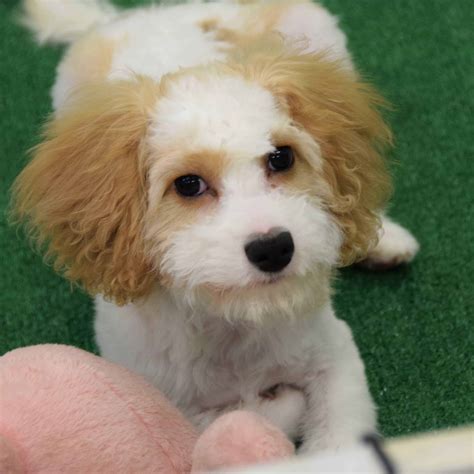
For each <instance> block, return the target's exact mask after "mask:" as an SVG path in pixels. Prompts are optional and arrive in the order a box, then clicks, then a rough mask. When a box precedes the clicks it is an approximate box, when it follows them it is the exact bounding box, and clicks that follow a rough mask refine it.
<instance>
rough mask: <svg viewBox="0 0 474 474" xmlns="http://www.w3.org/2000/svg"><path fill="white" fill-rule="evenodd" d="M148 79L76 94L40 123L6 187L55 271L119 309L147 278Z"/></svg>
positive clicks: (141, 290) (151, 95)
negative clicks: (26, 158)
mask: <svg viewBox="0 0 474 474" xmlns="http://www.w3.org/2000/svg"><path fill="white" fill-rule="evenodd" d="M156 97H157V86H156V85H155V84H154V83H153V82H152V81H151V80H148V79H144V78H136V80H133V81H120V82H109V83H105V82H104V83H100V84H90V85H87V86H85V87H83V88H81V89H80V90H79V91H78V92H77V93H76V95H75V96H74V97H72V98H71V100H70V102H68V105H66V107H65V108H64V109H61V111H60V114H58V115H57V117H56V118H54V117H53V118H52V119H51V120H50V122H49V123H48V124H47V127H46V130H45V137H44V141H43V142H42V143H41V144H40V145H38V146H37V147H36V148H35V149H34V151H33V155H34V156H33V160H32V161H31V163H30V164H29V165H28V166H27V167H26V168H25V169H24V170H23V172H22V173H21V174H20V175H19V176H18V178H17V180H16V182H15V183H14V186H13V210H14V212H15V214H16V216H17V218H18V219H19V220H21V221H23V222H25V224H26V226H27V229H28V230H29V235H30V236H31V238H32V239H33V240H34V241H35V242H37V243H38V244H39V245H40V246H41V247H45V248H46V257H47V258H48V259H50V260H52V261H53V262H54V268H55V269H56V270H58V271H61V272H64V274H65V276H66V277H67V278H68V279H70V280H71V281H73V282H78V283H80V284H81V285H82V286H83V287H84V288H85V289H86V290H87V291H89V292H90V293H91V294H96V293H101V294H103V295H104V296H105V297H107V298H110V299H112V300H114V301H115V302H117V303H118V304H124V303H126V302H128V301H130V300H133V299H135V298H137V297H140V296H142V295H144V294H146V293H147V291H148V290H149V287H150V285H151V284H152V283H153V280H154V277H153V273H152V272H151V268H150V265H149V263H148V261H147V258H146V256H145V251H144V244H143V235H142V228H143V219H144V213H145V210H146V193H145V179H146V169H145V167H146V163H145V157H146V156H145V155H146V152H145V147H144V136H145V133H146V128H147V120H148V119H147V117H148V110H149V107H150V106H151V105H153V103H154V101H155V100H156Z"/></svg>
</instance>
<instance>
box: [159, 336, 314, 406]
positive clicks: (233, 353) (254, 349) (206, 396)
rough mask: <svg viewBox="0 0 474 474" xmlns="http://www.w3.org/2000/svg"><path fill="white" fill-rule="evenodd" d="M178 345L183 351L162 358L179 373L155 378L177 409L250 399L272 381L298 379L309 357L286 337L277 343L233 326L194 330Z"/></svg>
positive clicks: (225, 403) (288, 382)
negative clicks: (184, 348) (227, 329)
mask: <svg viewBox="0 0 474 474" xmlns="http://www.w3.org/2000/svg"><path fill="white" fill-rule="evenodd" d="M300 344H301V341H300ZM181 347H186V350H185V352H182V351H180V352H179V353H177V352H176V353H174V354H173V355H172V354H171V353H170V352H169V351H168V354H167V355H166V356H165V358H164V361H166V362H168V363H170V364H171V365H172V366H174V370H171V371H170V370H167V371H166V373H167V374H171V373H175V374H178V373H179V374H180V376H179V378H178V377H175V378H173V377H165V378H166V380H162V381H160V385H161V383H163V385H165V387H163V389H164V390H165V391H166V393H167V394H168V396H170V397H171V398H172V399H173V400H175V403H177V404H178V406H180V407H181V408H185V407H186V406H190V405H192V406H200V407H201V408H203V409H207V408H218V407H222V406H225V405H228V404H233V403H237V402H239V401H242V400H246V399H251V398H255V397H257V396H258V395H259V393H261V392H263V391H265V390H267V389H268V388H270V387H272V386H274V385H276V384H280V383H287V384H295V385H298V384H301V383H302V382H303V380H304V378H305V374H306V371H307V367H308V364H309V359H310V351H308V350H307V351H302V350H301V346H299V345H298V343H297V341H295V340H292V338H291V337H288V340H286V341H284V342H282V341H281V340H280V339H279V338H272V337H268V336H262V335H260V336H259V335H256V334H251V333H248V332H246V331H238V330H229V331H224V332H220V331H211V332H206V331H204V332H203V333H199V332H198V333H195V334H193V335H188V337H187V343H184V344H183V345H182V346H181ZM172 352H174V351H172ZM166 362H165V363H166ZM184 374H185V375H184ZM183 385H184V386H183Z"/></svg>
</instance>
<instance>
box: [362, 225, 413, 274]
mask: <svg viewBox="0 0 474 474" xmlns="http://www.w3.org/2000/svg"><path fill="white" fill-rule="evenodd" d="M419 248H420V245H419V244H418V242H417V240H416V239H415V237H413V235H412V234H411V233H410V232H409V231H408V230H407V229H405V228H404V227H402V226H401V225H399V224H397V223H396V222H393V221H391V220H390V219H388V218H386V217H383V218H382V229H381V237H380V240H379V242H378V244H377V246H376V247H375V248H374V249H372V250H371V251H370V252H369V253H368V255H367V258H366V259H365V260H362V261H361V262H359V263H358V265H359V266H361V267H364V268H368V269H370V270H390V269H391V268H394V267H398V266H399V265H402V264H406V263H409V262H411V261H412V260H413V258H414V257H415V255H416V254H417V252H418V250H419Z"/></svg>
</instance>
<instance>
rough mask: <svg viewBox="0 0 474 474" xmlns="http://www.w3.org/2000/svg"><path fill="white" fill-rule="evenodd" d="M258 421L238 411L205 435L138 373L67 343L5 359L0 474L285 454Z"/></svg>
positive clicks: (166, 466) (170, 468)
mask: <svg viewBox="0 0 474 474" xmlns="http://www.w3.org/2000/svg"><path fill="white" fill-rule="evenodd" d="M292 453H293V445H292V444H291V443H290V442H289V440H288V439H287V438H286V437H285V435H284V434H283V433H282V432H281V431H280V430H278V429H277V428H275V427H274V426H272V425H271V424H269V423H268V422H267V421H265V420H264V419H263V418H261V417H260V416H258V415H256V414H253V413H250V412H245V411H235V412H232V413H229V414H226V415H223V416H222V417H220V418H218V419H217V420H216V421H215V422H214V423H213V424H212V425H211V426H209V428H208V429H207V430H206V431H204V433H203V434H201V435H199V433H198V432H197V431H196V430H195V429H194V427H193V426H191V424H190V423H189V422H188V421H187V420H186V419H185V418H184V417H183V415H182V414H181V413H180V412H179V411H178V410H177V409H176V408H174V407H173V406H172V405H171V404H170V403H169V402H168V401H167V400H166V398H165V397H164V396H163V395H162V394H161V393H160V392H159V391H158V390H157V389H155V388H154V387H152V386H151V385H149V384H148V383H147V382H146V381H145V380H144V379H142V378H141V377H140V376H138V375H135V374H133V373H131V372H129V371H128V370H126V369H124V368H122V367H119V366H117V365H114V364H111V363H109V362H107V361H106V360H104V359H101V358H100V357H96V356H94V355H92V354H89V353H87V352H84V351H82V350H79V349H75V348H72V347H67V346H59V345H43V346H34V347H28V348H23V349H17V350H15V351H12V352H10V353H8V354H6V355H4V356H3V357H1V358H0V472H1V473H2V474H6V473H8V474H19V473H26V472H28V473H48V474H51V473H58V472H61V473H86V472H87V473H93V472H100V473H114V474H117V473H137V472H140V473H151V472H153V473H166V474H172V473H179V474H184V473H189V472H193V473H194V472H203V471H212V470H216V469H222V468H225V467H235V466H242V465H245V464H252V463H260V462H265V461H270V460H276V459H280V458H284V457H288V456H290V455H291V454H292Z"/></svg>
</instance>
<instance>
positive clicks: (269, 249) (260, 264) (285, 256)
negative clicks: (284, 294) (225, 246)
mask: <svg viewBox="0 0 474 474" xmlns="http://www.w3.org/2000/svg"><path fill="white" fill-rule="evenodd" d="M294 252H295V244H294V242H293V237H291V234H290V232H288V231H286V230H285V231H282V230H281V229H270V231H269V232H268V233H266V234H257V235H253V236H252V240H251V241H250V242H249V243H247V244H246V245H245V253H246V255H247V258H248V259H249V261H250V263H252V264H253V265H254V266H256V267H257V268H258V269H259V270H261V271H262V272H267V273H276V272H279V271H281V270H283V269H284V268H285V267H286V266H287V265H288V264H289V263H290V262H291V259H292V257H293V253H294Z"/></svg>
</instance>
